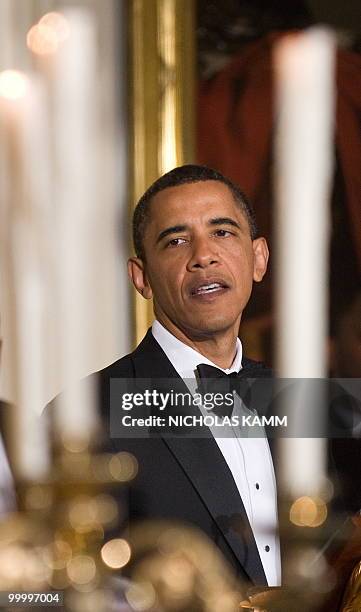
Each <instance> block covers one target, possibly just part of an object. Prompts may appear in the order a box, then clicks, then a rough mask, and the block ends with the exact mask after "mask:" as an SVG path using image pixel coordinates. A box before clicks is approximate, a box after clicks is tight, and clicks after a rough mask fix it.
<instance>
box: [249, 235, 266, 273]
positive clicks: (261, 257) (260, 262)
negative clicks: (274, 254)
mask: <svg viewBox="0 0 361 612" xmlns="http://www.w3.org/2000/svg"><path fill="white" fill-rule="evenodd" d="M252 246H253V254H254V260H253V280H254V281H256V282H257V283H259V282H260V281H261V280H262V278H263V277H264V275H265V273H266V270H267V263H268V258H269V250H268V246H267V242H266V239H265V238H256V240H253V243H252Z"/></svg>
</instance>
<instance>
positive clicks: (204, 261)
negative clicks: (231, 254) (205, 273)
mask: <svg viewBox="0 0 361 612" xmlns="http://www.w3.org/2000/svg"><path fill="white" fill-rule="evenodd" d="M218 261H219V257H218V253H217V250H216V245H215V244H214V243H212V240H211V239H209V238H205V237H203V238H197V239H196V240H194V241H193V249H192V255H191V259H190V260H189V262H188V268H189V270H193V269H195V268H206V267H208V266H211V265H214V264H217V263H218Z"/></svg>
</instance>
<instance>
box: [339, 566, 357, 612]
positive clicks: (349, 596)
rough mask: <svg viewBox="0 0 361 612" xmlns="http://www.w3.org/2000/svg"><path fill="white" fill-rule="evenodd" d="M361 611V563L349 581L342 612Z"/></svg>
mask: <svg viewBox="0 0 361 612" xmlns="http://www.w3.org/2000/svg"><path fill="white" fill-rule="evenodd" d="M360 610H361V561H359V562H358V563H357V565H356V567H355V568H354V570H353V572H352V574H351V578H350V580H349V581H348V584H347V588H346V592H345V595H344V598H343V601H342V605H341V608H340V612H360Z"/></svg>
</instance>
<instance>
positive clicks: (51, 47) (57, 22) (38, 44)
mask: <svg viewBox="0 0 361 612" xmlns="http://www.w3.org/2000/svg"><path fill="white" fill-rule="evenodd" d="M69 33H70V29H69V24H68V22H67V20H66V19H65V17H64V16H63V15H61V14H60V13H47V14H46V15H44V16H43V17H42V18H41V19H40V21H39V23H37V24H36V25H34V26H33V27H32V28H30V30H29V32H28V33H27V36H26V44H27V46H28V48H29V49H30V51H32V52H33V53H35V54H36V55H52V54H54V53H56V51H57V50H58V48H59V45H61V44H62V43H63V42H64V41H65V40H66V39H67V38H68V36H69Z"/></svg>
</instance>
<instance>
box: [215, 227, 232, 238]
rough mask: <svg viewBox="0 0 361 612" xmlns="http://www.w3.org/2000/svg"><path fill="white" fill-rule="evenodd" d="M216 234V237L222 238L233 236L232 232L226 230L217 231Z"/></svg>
mask: <svg viewBox="0 0 361 612" xmlns="http://www.w3.org/2000/svg"><path fill="white" fill-rule="evenodd" d="M214 233H215V235H216V236H220V237H221V238H224V237H226V236H231V235H232V232H230V231H228V230H225V229H219V230H216V231H215V232H214Z"/></svg>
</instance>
